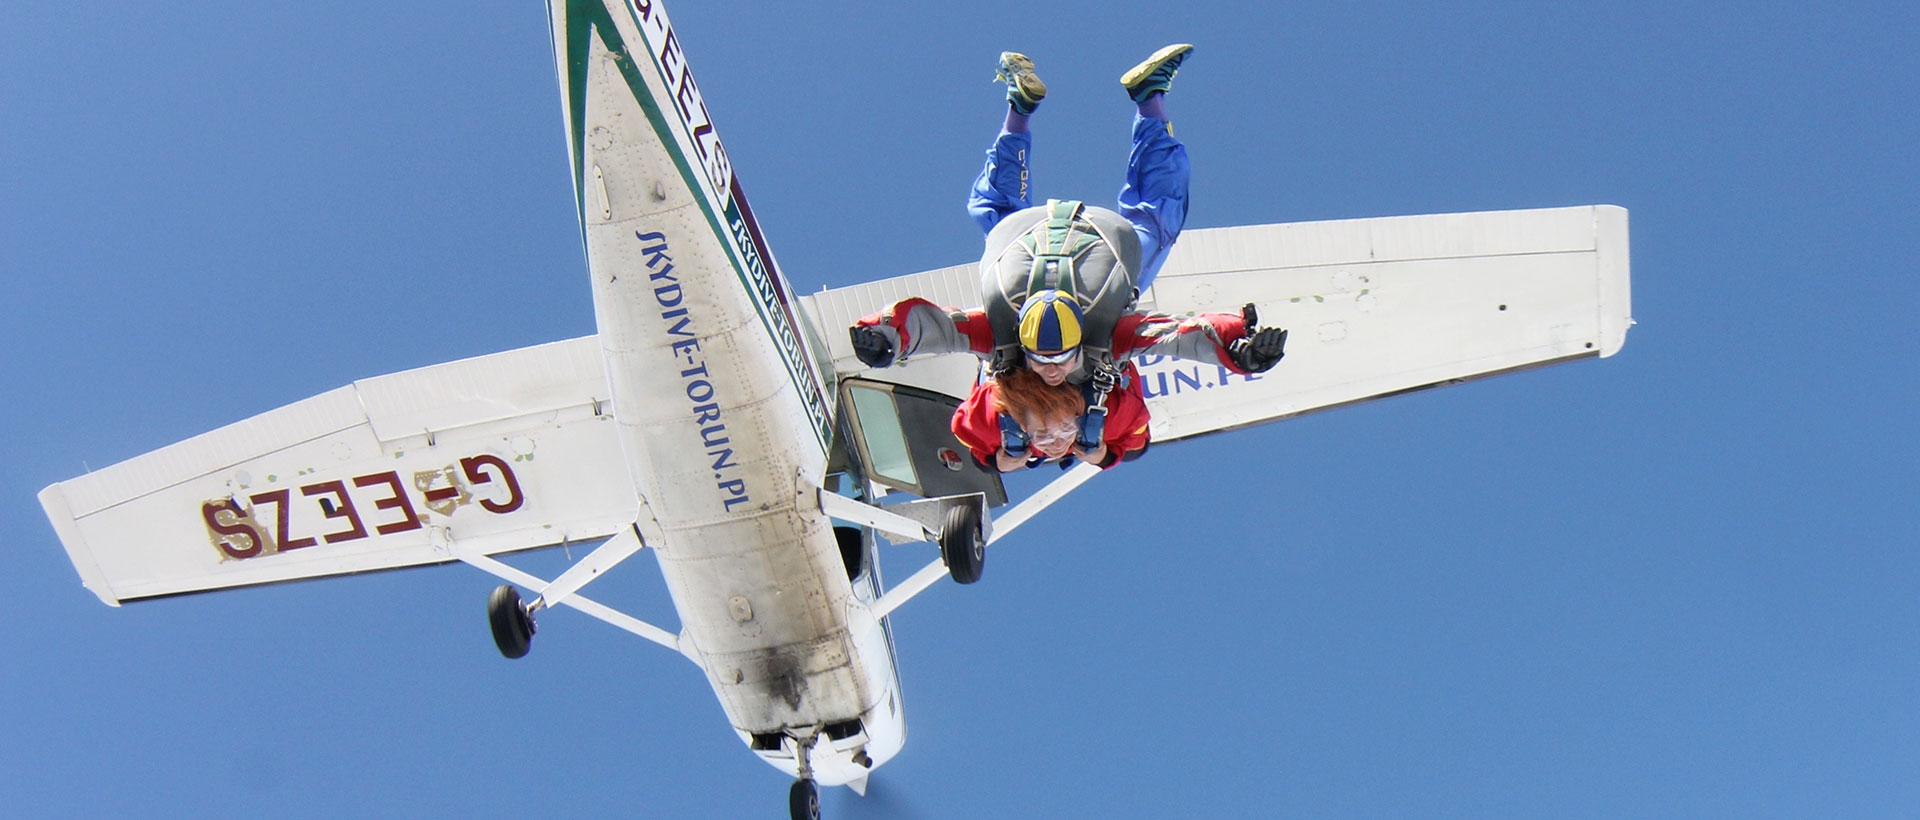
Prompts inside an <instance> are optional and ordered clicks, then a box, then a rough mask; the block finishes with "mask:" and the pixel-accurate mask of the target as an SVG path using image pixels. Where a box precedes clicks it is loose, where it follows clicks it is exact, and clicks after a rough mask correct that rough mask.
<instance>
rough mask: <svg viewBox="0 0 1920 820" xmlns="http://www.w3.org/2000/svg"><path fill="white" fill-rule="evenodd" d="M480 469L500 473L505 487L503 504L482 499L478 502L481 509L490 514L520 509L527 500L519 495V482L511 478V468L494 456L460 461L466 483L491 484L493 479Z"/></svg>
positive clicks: (471, 457)
mask: <svg viewBox="0 0 1920 820" xmlns="http://www.w3.org/2000/svg"><path fill="white" fill-rule="evenodd" d="M481 467H492V468H494V470H496V471H497V472H499V473H500V479H501V481H503V482H505V483H506V485H507V500H506V501H505V502H498V501H494V500H492V499H488V498H483V499H481V500H480V506H481V508H483V509H485V510H486V511H487V512H490V513H510V512H513V511H514V510H517V509H520V505H521V504H523V503H525V502H526V500H527V499H526V497H525V496H523V495H521V494H520V480H519V479H517V478H515V477H514V476H513V468H512V467H509V466H507V462H506V461H504V460H502V459H501V458H500V457H499V456H496V455H489V454H481V455H477V456H470V457H468V458H463V459H460V468H461V469H462V470H464V471H466V474H467V480H468V481H470V482H472V483H474V484H487V483H490V482H492V481H493V478H492V477H491V476H489V475H487V474H486V473H483V472H481V471H480V468H481Z"/></svg>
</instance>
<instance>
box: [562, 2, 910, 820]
mask: <svg viewBox="0 0 1920 820" xmlns="http://www.w3.org/2000/svg"><path fill="white" fill-rule="evenodd" d="M587 5H588V6H590V7H591V17H590V18H589V19H585V20H583V19H580V18H579V17H577V16H574V15H573V14H570V12H574V11H578V10H579V9H580V4H573V5H572V7H571V8H569V4H568V3H566V2H565V0H554V2H553V3H552V5H551V8H552V13H553V26H554V28H553V33H554V43H555V52H556V54H555V56H556V60H557V61H558V64H559V66H560V76H561V80H562V90H563V92H565V98H566V99H567V100H568V110H567V116H568V124H569V136H570V137H571V144H572V148H573V158H574V167H575V171H576V177H575V179H576V193H577V194H578V197H579V206H580V211H581V221H582V225H583V228H584V233H585V238H586V247H587V257H588V266H589V269H590V271H591V273H592V277H593V301H594V314H595V320H596V323H597V325H598V330H599V333H598V339H599V344H600V348H601V354H602V357H603V361H604V363H605V367H606V376H607V383H608V387H609V389H610V390H611V391H612V395H613V414H614V417H615V421H616V424H617V428H618V439H619V442H620V447H621V451H622V454H623V456H624V458H625V460H626V463H627V465H628V467H629V470H630V472H631V476H632V479H633V485H634V487H635V488H636V489H637V491H638V493H639V510H640V516H639V522H638V525H637V526H638V529H639V532H640V535H641V537H642V540H643V541H644V543H645V544H646V545H647V546H648V547H651V548H653V549H654V550H655V551H656V552H657V554H658V558H659V564H660V568H661V572H662V574H663V575H664V576H665V580H666V584H667V588H668V589H669V590H670V592H671V594H672V597H673V603H674V607H675V608H676V609H677V610H678V612H679V616H680V619H681V624H682V632H681V636H680V645H681V651H682V652H683V653H684V654H686V655H687V656H688V657H690V658H691V659H693V660H694V661H695V662H696V663H698V664H699V665H700V667H701V668H702V669H704V670H705V671H706V673H707V680H708V682H709V683H710V684H711V685H712V686H713V689H714V693H715V695H716V696H717V697H718V698H719V700H720V704H721V706H722V708H724V709H725V711H726V713H727V715H728V717H729V718H730V719H731V721H732V723H733V725H734V728H735V729H736V730H737V731H738V732H739V733H740V734H741V737H742V739H743V740H744V741H746V742H747V743H748V744H749V746H750V747H751V748H753V749H755V751H756V752H758V753H759V754H760V755H761V756H762V757H763V759H766V760H768V762H770V763H772V764H774V765H775V766H776V767H778V768H781V769H783V770H785V771H787V772H789V773H794V772H796V771H797V769H798V764H797V761H796V760H795V758H794V748H795V745H796V744H795V742H794V741H793V740H785V741H783V740H782V739H781V738H782V737H787V738H795V739H805V738H814V737H816V736H817V738H818V739H817V742H816V743H815V745H814V746H813V747H812V749H811V751H810V753H809V754H808V762H809V763H810V764H811V767H812V774H813V776H814V778H815V779H817V780H818V781H819V782H820V783H822V784H825V785H838V784H843V783H850V782H851V783H856V784H858V783H860V782H861V781H863V780H864V778H865V776H866V774H867V772H868V771H869V770H870V769H871V768H872V767H874V766H878V765H879V764H880V763H883V762H885V761H886V760H887V759H888V758H890V757H892V756H893V754H894V753H895V752H897V751H898V750H899V749H900V747H901V745H902V744H903V743H904V741H905V723H904V716H903V711H902V706H903V704H902V703H901V701H900V695H899V691H898V679H897V676H896V673H895V668H894V664H893V654H892V647H891V642H890V638H889V636H888V634H887V630H886V627H885V625H884V624H883V623H882V622H881V619H879V618H876V617H874V616H873V615H872V614H871V612H870V610H869V608H868V606H867V605H868V604H870V603H871V602H872V601H873V600H874V599H875V598H877V597H878V593H879V590H878V584H877V580H876V574H875V573H874V572H872V571H867V572H865V573H864V574H861V575H860V576H859V577H858V578H857V579H850V578H849V575H850V573H849V571H848V568H847V562H846V561H845V560H843V557H842V552H841V549H840V546H839V543H838V542H837V541H836V538H835V534H834V531H833V522H832V520H831V519H830V518H829V517H827V516H826V515H825V514H824V513H822V512H821V510H820V505H819V503H818V501H817V495H816V493H817V492H818V489H819V488H820V486H821V484H822V482H823V479H824V477H825V472H826V468H827V463H828V449H827V448H828V447H829V445H830V440H831V438H832V432H833V431H832V413H833V407H832V397H831V390H830V389H829V388H830V386H831V384H832V381H831V378H830V376H829V377H828V378H827V379H823V378H822V376H821V372H822V369H823V368H822V367H821V364H820V362H819V361H818V360H816V359H815V358H814V353H813V351H812V346H810V345H809V343H808V341H807V338H806V333H807V331H806V329H805V325H804V322H803V320H802V319H801V317H800V316H798V315H797V311H798V308H797V306H795V305H794V304H792V302H791V301H790V298H789V295H790V290H789V289H788V287H787V285H786V282H785V281H784V280H783V279H782V278H781V276H780V274H779V272H778V270H777V269H776V268H775V267H774V265H773V263H772V259H771V257H769V256H768V255H767V254H766V251H765V247H764V242H763V241H762V240H761V238H760V236H759V231H758V228H757V226H756V225H755V224H754V222H753V217H752V214H751V212H750V211H748V210H747V208H746V203H745V201H744V199H743V198H742V197H741V196H740V195H739V186H738V184H737V183H736V182H734V180H733V178H732V174H731V168H730V166H728V165H727V164H726V160H725V154H724V147H723V146H722V145H721V144H720V143H719V141H718V138H717V137H714V136H713V135H712V131H711V126H710V125H709V124H708V123H707V122H706V120H705V117H706V114H705V107H704V105H703V104H701V103H700V101H699V98H698V90H697V87H695V86H694V85H693V80H692V77H691V76H690V75H689V74H688V73H687V71H686V65H685V61H684V58H682V57H681V56H680V55H679V52H678V46H677V42H676V40H675V38H674V35H673V32H672V28H671V25H670V24H669V23H668V21H667V19H666V17H665V14H664V11H662V10H661V8H660V7H659V6H658V5H657V4H643V5H639V6H626V5H622V4H619V3H610V4H609V5H610V6H611V7H612V8H611V9H609V10H608V11H607V13H606V16H600V14H601V10H600V7H599V4H597V3H591V4H587ZM583 41H584V42H583ZM816 344H817V343H816ZM824 369H825V372H827V373H828V374H831V372H832V370H831V365H827V367H826V368H824ZM870 563H871V562H866V561H860V562H856V564H870ZM856 570H857V567H856ZM856 581H857V582H858V584H859V585H860V587H859V589H858V591H856Z"/></svg>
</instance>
